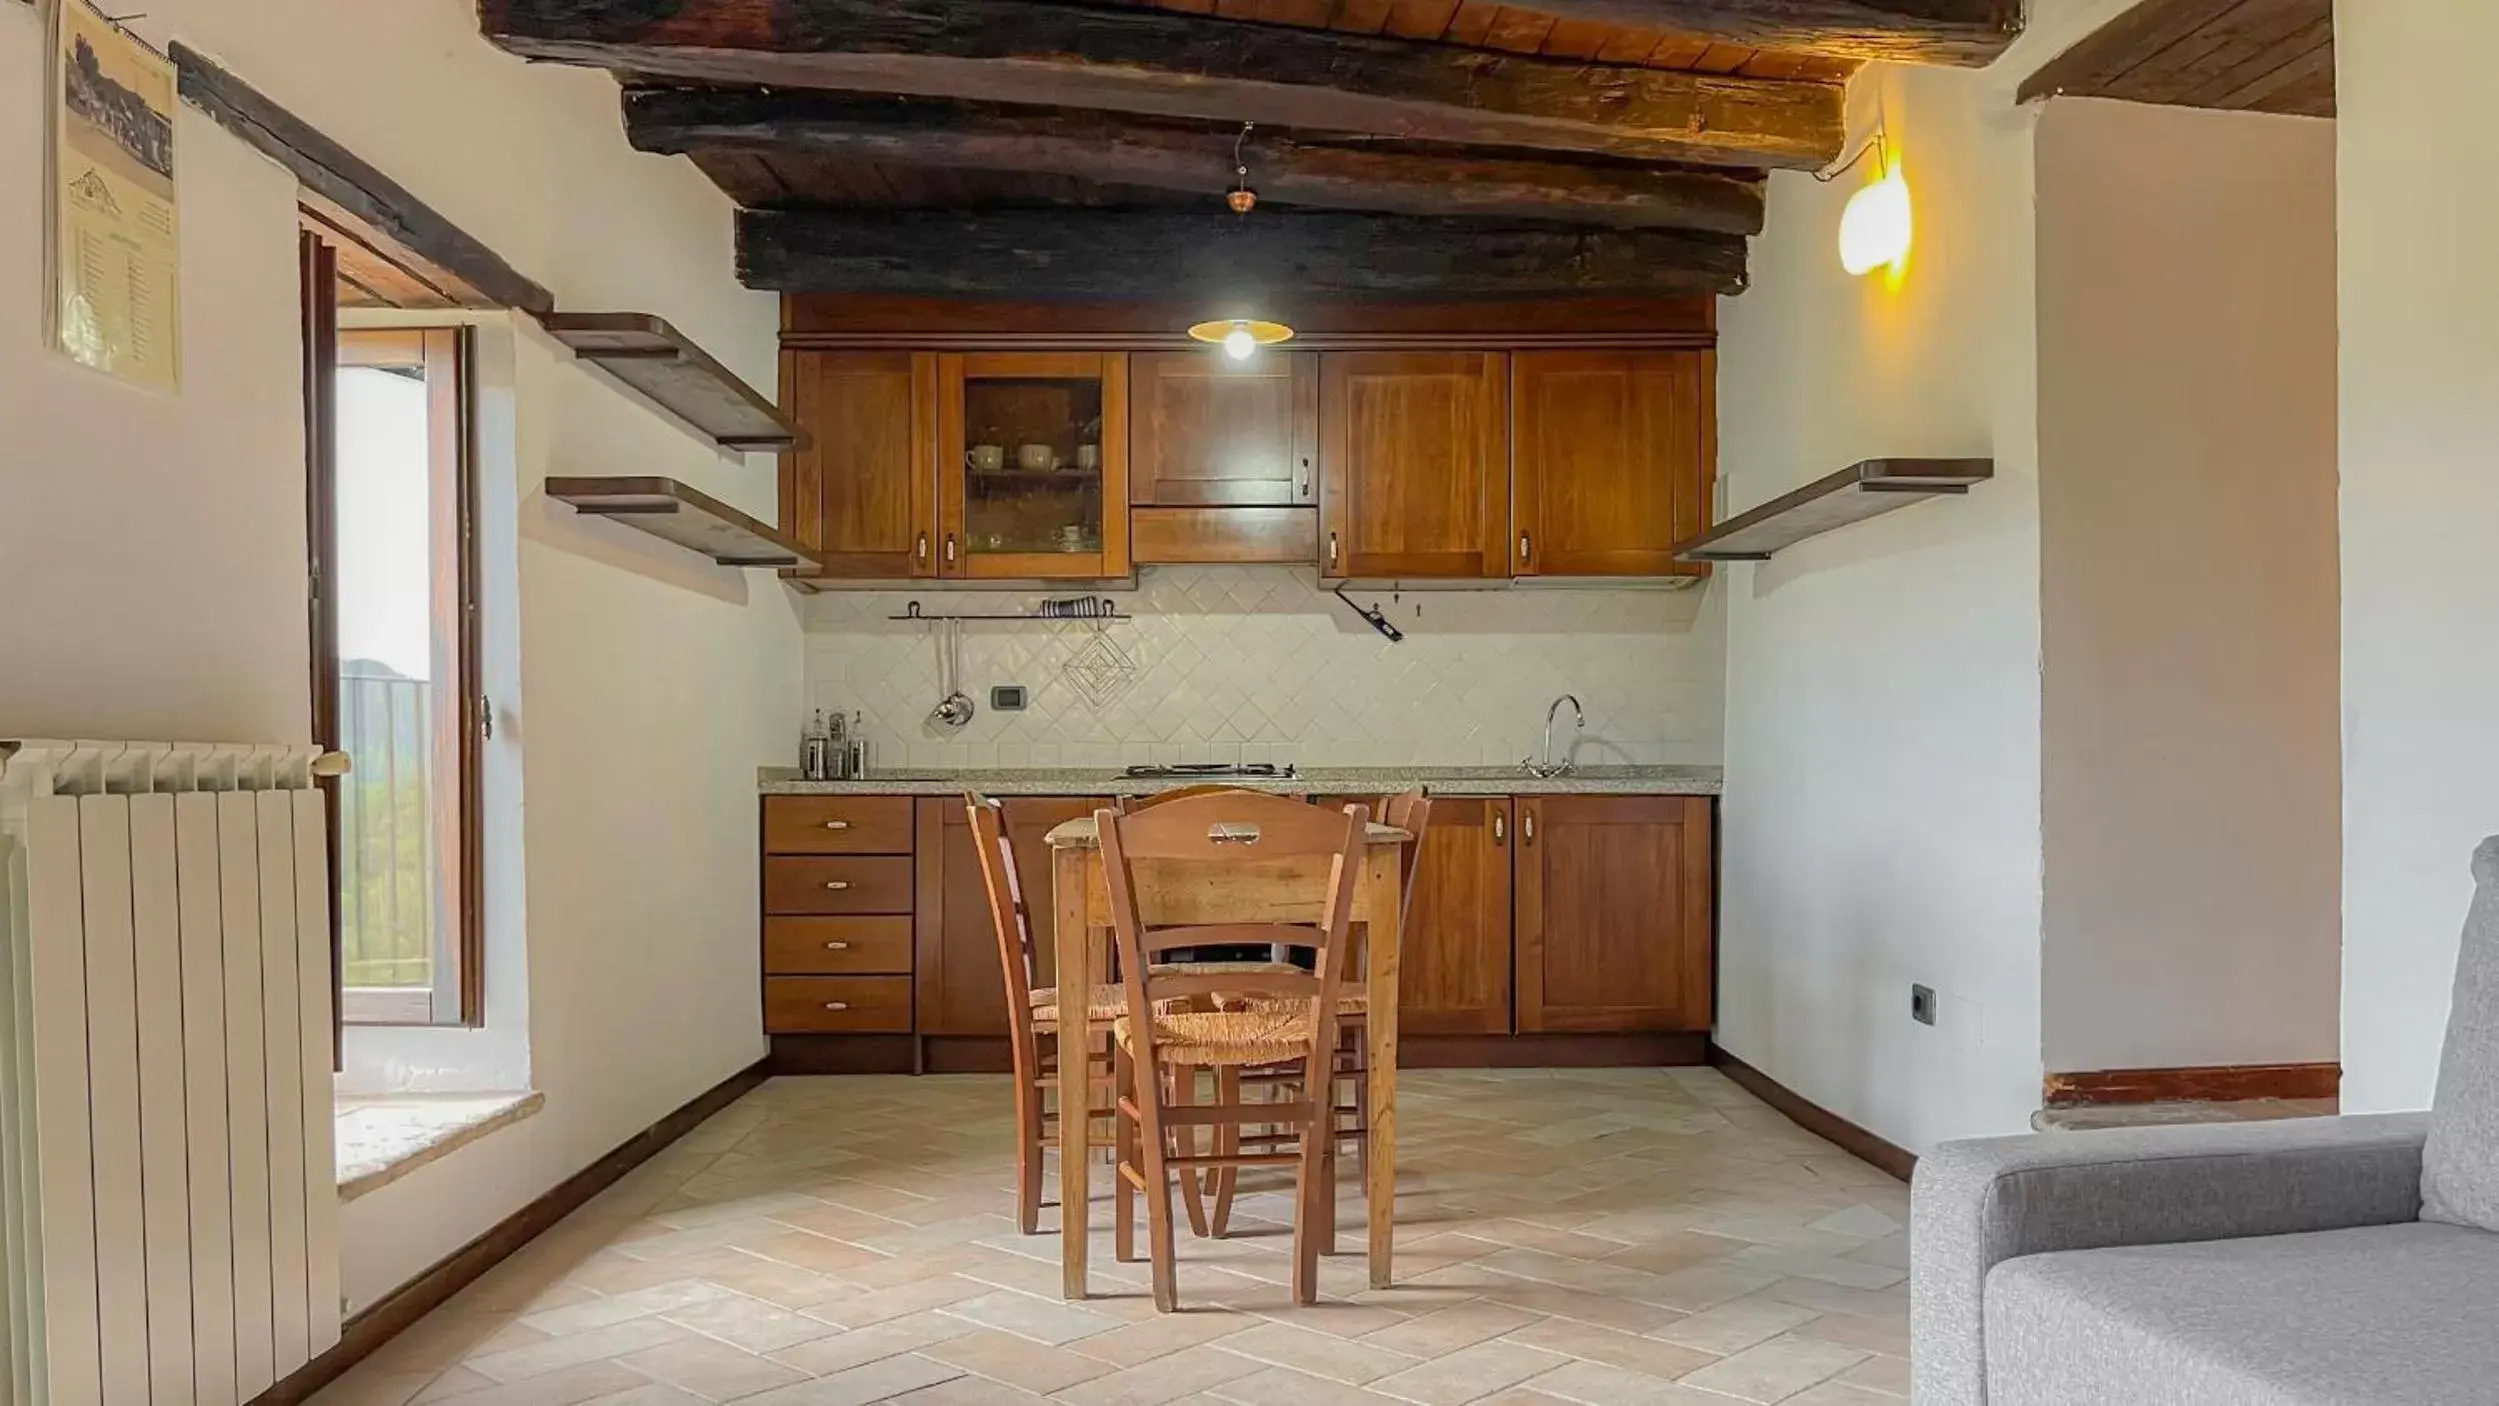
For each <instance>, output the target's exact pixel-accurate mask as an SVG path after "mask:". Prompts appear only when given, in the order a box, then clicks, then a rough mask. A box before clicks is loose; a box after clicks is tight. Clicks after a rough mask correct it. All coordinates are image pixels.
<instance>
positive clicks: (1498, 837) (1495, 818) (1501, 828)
mask: <svg viewBox="0 0 2499 1406" xmlns="http://www.w3.org/2000/svg"><path fill="white" fill-rule="evenodd" d="M1509 831H1510V827H1509V825H1508V824H1507V823H1505V822H1504V821H1503V820H1502V818H1501V812H1499V811H1497V810H1496V811H1494V812H1493V813H1492V842H1493V843H1494V844H1496V845H1497V844H1500V843H1501V842H1502V841H1504V840H1506V839H1508V838H1509V837H1510V836H1509Z"/></svg>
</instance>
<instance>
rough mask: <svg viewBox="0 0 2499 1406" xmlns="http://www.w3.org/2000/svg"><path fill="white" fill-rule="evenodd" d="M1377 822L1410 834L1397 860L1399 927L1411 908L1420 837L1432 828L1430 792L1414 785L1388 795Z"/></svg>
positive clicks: (1420, 856)
mask: <svg viewBox="0 0 2499 1406" xmlns="http://www.w3.org/2000/svg"><path fill="white" fill-rule="evenodd" d="M1380 823H1382V824H1384V825H1394V826H1396V827H1397V828H1398V829H1400V830H1403V831H1405V832H1406V834H1407V835H1408V836H1410V837H1411V838H1410V839H1408V840H1407V842H1406V851H1405V853H1404V854H1403V855H1401V856H1399V858H1398V861H1397V862H1398V874H1397V877H1398V878H1399V879H1400V880H1401V881H1402V882H1403V885H1404V892H1403V893H1402V894H1401V895H1400V896H1399V900H1398V904H1397V921H1398V924H1399V926H1401V927H1402V926H1403V925H1404V923H1405V920H1406V915H1407V914H1409V913H1411V912H1413V911H1414V874H1415V870H1417V869H1419V868H1421V867H1422V864H1423V841H1424V840H1425V838H1427V837H1428V836H1429V835H1430V834H1431V829H1432V798H1431V796H1430V795H1429V794H1428V793H1427V792H1425V791H1424V789H1423V788H1422V787H1420V786H1417V787H1415V788H1414V789H1413V790H1411V791H1405V792H1401V793H1399V794H1397V795H1394V796H1391V797H1389V798H1388V802H1387V804H1385V805H1383V806H1382V807H1381V808H1380Z"/></svg>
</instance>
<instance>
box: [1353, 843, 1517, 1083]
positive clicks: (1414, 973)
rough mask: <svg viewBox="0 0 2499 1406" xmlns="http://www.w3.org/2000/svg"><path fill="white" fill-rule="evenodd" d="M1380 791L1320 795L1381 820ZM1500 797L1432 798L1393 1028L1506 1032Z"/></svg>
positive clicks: (1506, 881) (1505, 884) (1506, 865)
mask: <svg viewBox="0 0 2499 1406" xmlns="http://www.w3.org/2000/svg"><path fill="white" fill-rule="evenodd" d="M1387 799H1388V798H1387V797H1385V796H1323V797H1320V798H1319V800H1318V804H1319V805H1321V806H1324V807H1327V808H1329V809H1334V808H1336V807H1338V806H1342V805H1344V804H1345V803H1346V802H1348V801H1359V802H1361V803H1362V804H1364V805H1366V806H1369V807H1370V808H1371V815H1372V818H1373V819H1375V820H1376V819H1378V818H1379V815H1380V808H1381V807H1382V806H1383V805H1385V804H1386V803H1387ZM1516 834H1517V831H1516V828H1515V824H1514V820H1513V817H1512V816H1511V814H1510V798H1509V797H1507V796H1434V797H1432V818H1431V828H1430V831H1429V833H1427V834H1426V835H1425V836H1424V837H1423V855H1422V858H1421V859H1420V860H1418V861H1417V865H1418V867H1417V868H1416V870H1415V874H1414V887H1413V889H1412V891H1411V892H1410V893H1409V894H1408V896H1407V910H1406V935H1405V943H1404V946H1403V947H1402V948H1401V949H1400V950H1399V952H1398V963H1397V1024H1398V1028H1399V1029H1401V1030H1404V1031H1406V1032H1407V1033H1409V1034H1416V1035H1507V1034H1509V1033H1510V966H1511V962H1510V852H1511V847H1512V846H1513V845H1514V844H1515V843H1516V838H1515V837H1516Z"/></svg>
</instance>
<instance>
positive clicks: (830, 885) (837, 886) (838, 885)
mask: <svg viewBox="0 0 2499 1406" xmlns="http://www.w3.org/2000/svg"><path fill="white" fill-rule="evenodd" d="M824 887H825V889H826V891H827V892H830V893H840V892H841V891H842V890H844V889H846V888H849V887H850V880H848V879H833V880H830V881H828V882H827V883H826V884H825V886H824Z"/></svg>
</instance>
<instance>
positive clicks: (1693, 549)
mask: <svg viewBox="0 0 2499 1406" xmlns="http://www.w3.org/2000/svg"><path fill="white" fill-rule="evenodd" d="M1995 476H1996V461H1995V460H1993V459H1868V460H1866V461H1865V462H1864V463H1862V464H1857V465H1855V466H1853V467H1850V468H1845V469H1842V470H1840V471H1839V472H1838V473H1835V474H1833V475H1831V476H1830V477H1828V478H1823V479H1816V480H1815V481H1814V482H1812V483H1809V484H1806V485H1805V486H1804V487H1802V488H1799V489H1797V490H1796V491H1795V492H1793V493H1786V494H1782V495H1780V496H1779V497H1776V498H1773V499H1771V500H1770V501H1769V502H1767V503H1764V504H1762V505H1761V506H1760V507H1758V508H1754V509H1753V510H1751V511H1750V512H1745V513H1739V514H1737V515H1736V516H1734V517H1731V518H1729V519H1727V520H1726V521H1725V522H1722V523H1720V524H1718V525H1717V526H1716V527H1713V528H1711V529H1710V530H1709V531H1707V532H1704V533H1702V534H1701V535H1700V536H1698V537H1694V538H1690V539H1688V540H1686V541H1682V542H1678V543H1676V544H1675V560H1677V561H1768V560H1770V558H1771V557H1772V556H1774V555H1776V554H1777V553H1779V552H1782V551H1784V550H1786V549H1787V548H1789V547H1793V546H1795V545H1796V544H1797V543H1799V542H1802V541H1804V540H1805V539H1806V538H1808V537H1815V536H1819V535H1821V534H1822V533H1825V532H1829V531H1831V530H1833V529H1834V528H1841V527H1846V526H1847V525H1849V524H1850V523H1852V522H1863V521H1865V520H1866V519H1867V518H1870V517H1876V516H1879V515H1881V514H1883V513H1888V512H1890V511H1892V510H1893V509H1894V508H1905V507H1907V506H1909V505H1910V504H1911V503H1914V502H1917V501H1918V500H1920V499H1922V498H1933V497H1939V496H1942V495H1945V494H1957V493H1967V492H1969V491H1970V485H1971V484H1974V483H1985V482H1986V481H1987V480H1989V479H1991V478H1994V477H1995Z"/></svg>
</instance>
